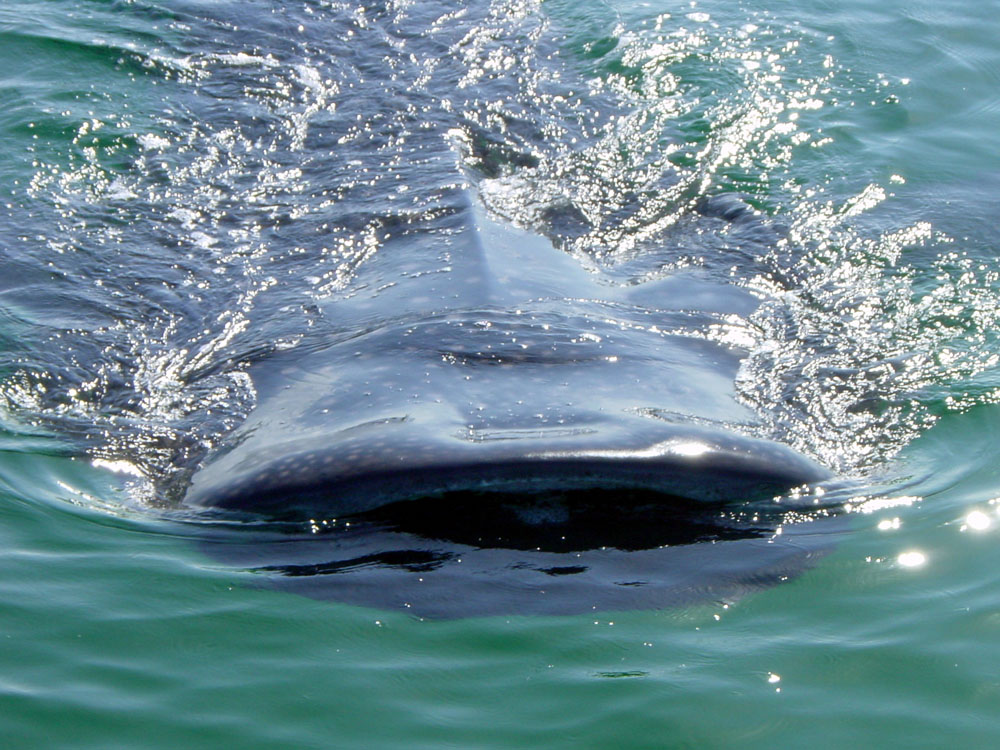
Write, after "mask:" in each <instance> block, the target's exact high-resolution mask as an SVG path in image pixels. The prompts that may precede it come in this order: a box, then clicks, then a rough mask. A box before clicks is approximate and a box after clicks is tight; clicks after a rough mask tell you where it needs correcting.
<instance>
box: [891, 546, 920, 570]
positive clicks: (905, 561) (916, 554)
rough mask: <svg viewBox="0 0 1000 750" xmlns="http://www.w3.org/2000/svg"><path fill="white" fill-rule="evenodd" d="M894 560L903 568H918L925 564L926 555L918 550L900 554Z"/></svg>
mask: <svg viewBox="0 0 1000 750" xmlns="http://www.w3.org/2000/svg"><path fill="white" fill-rule="evenodd" d="M896 560H897V562H898V563H899V564H900V565H902V566H903V567H904V568H919V567H920V566H922V565H923V564H924V563H926V562H927V555H925V554H924V553H923V552H920V551H919V550H908V551H907V552H903V553H901V554H900V555H899V557H897V558H896Z"/></svg>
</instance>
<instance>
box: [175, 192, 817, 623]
mask: <svg viewBox="0 0 1000 750" xmlns="http://www.w3.org/2000/svg"><path fill="white" fill-rule="evenodd" d="M468 216H469V217H472V218H471V219H469V220H470V221H474V222H475V226H474V227H471V228H468V231H466V232H463V233H462V234H461V235H460V237H461V238H462V242H463V244H461V245H455V244H450V245H449V244H444V245H443V247H442V248H438V252H437V253H435V252H434V251H433V250H431V252H428V253H425V254H423V255H421V254H420V253H419V252H418V251H419V250H420V246H419V242H416V241H415V247H416V249H415V250H414V252H413V254H412V255H411V257H413V258H416V259H419V260H421V261H422V264H423V265H422V267H421V270H419V271H416V270H409V269H406V268H403V269H399V268H396V269H395V270H394V273H395V274H396V282H395V283H393V284H388V282H386V283H382V284H378V283H372V282H369V283H367V284H366V285H365V286H364V287H361V288H359V289H357V290H354V292H353V293H352V294H349V295H344V296H343V297H342V298H341V299H339V300H336V301H335V303H331V307H330V309H329V310H328V311H327V313H328V317H331V318H335V319H336V320H337V322H338V326H337V327H336V328H334V329H331V330H328V331H326V332H324V334H323V335H322V336H319V337H317V339H316V340H314V341H310V342H308V343H305V344H303V345H300V346H298V347H296V348H295V349H292V350H290V351H288V352H285V353H275V354H274V355H272V356H271V357H269V358H268V359H267V360H265V361H263V362H260V363H258V365H257V366H256V368H255V369H254V370H253V371H252V372H251V375H252V377H253V379H254V383H255V385H257V387H258V390H259V401H258V405H257V407H256V409H255V410H254V412H253V413H252V414H251V415H250V417H249V419H248V420H247V422H246V423H245V424H244V425H243V426H242V427H241V428H240V429H239V430H238V431H237V432H236V433H235V434H234V435H233V437H232V440H231V441H230V442H229V443H228V444H227V445H226V446H224V447H223V448H222V449H221V450H219V451H218V452H216V453H215V454H214V455H213V456H211V457H210V458H209V460H207V461H206V462H205V463H204V465H203V466H202V467H201V468H200V470H199V471H198V472H197V473H196V474H195V475H194V477H193V480H192V482H191V486H190V489H189V490H188V493H187V497H186V502H187V503H188V504H190V505H193V506H197V507H205V508H213V509H220V510H222V511H225V512H230V513H233V512H235V513H239V514H244V515H246V514H249V515H251V516H253V517H255V518H264V519H268V520H270V521H273V522H283V523H292V524H295V523H298V524H302V525H303V526H308V529H309V532H308V535H307V537H309V536H310V535H311V537H312V538H305V539H299V540H297V541H296V542H295V543H290V540H289V539H288V538H287V537H284V544H282V545H278V546H274V545H271V546H268V545H263V544H250V545H248V544H244V543H239V544H235V545H234V544H232V543H230V544H229V546H228V550H229V552H230V554H232V552H233V550H234V549H236V548H237V547H238V548H241V549H243V550H244V554H243V555H242V556H238V557H239V559H240V560H241V562H243V563H245V564H248V565H250V566H251V567H254V569H256V570H258V571H266V572H268V573H269V574H271V575H272V576H274V575H278V576H280V577H283V578H284V579H285V582H286V584H287V585H291V584H289V582H292V583H294V584H295V586H297V587H299V588H303V587H305V588H307V589H308V590H310V591H315V590H316V589H317V588H321V589H324V590H326V591H327V592H329V591H330V590H332V592H333V593H332V595H333V596H335V597H336V596H340V598H344V597H343V594H344V593H345V592H344V590H342V589H346V591H348V592H350V595H349V596H348V597H347V598H348V599H351V600H358V601H361V602H362V603H373V602H375V603H380V604H389V605H391V604H396V605H403V604H404V603H405V604H407V605H409V606H411V607H412V606H413V601H412V600H413V599H414V597H415V595H416V592H414V591H412V590H411V587H410V586H408V585H406V581H408V580H410V579H411V578H413V577H414V576H416V577H417V578H420V583H421V586H420V587H419V590H420V591H421V592H423V593H422V594H421V595H420V596H421V597H422V600H423V601H422V603H421V604H420V606H419V607H418V611H419V612H420V613H422V614H436V615H441V614H445V615H452V614H456V613H464V612H465V611H466V607H465V604H466V603H468V602H473V601H475V602H477V604H476V605H475V611H476V612H503V611H520V610H522V609H524V608H525V607H526V606H527V608H528V609H529V610H531V611H538V610H541V611H576V610H579V609H580V608H581V607H582V608H584V609H587V608H590V607H591V606H594V604H593V601H595V600H600V601H603V602H605V604H607V601H606V600H607V598H608V597H607V590H610V591H612V592H615V595H614V596H611V597H610V598H611V600H612V602H614V603H616V605H617V606H631V605H632V604H633V603H634V601H635V600H637V599H638V598H639V596H640V595H639V594H637V593H636V592H635V591H634V590H633V589H632V588H628V587H625V588H628V595H627V596H625V597H624V598H622V597H621V593H620V592H621V591H622V590H624V589H623V587H622V586H619V585H618V583H621V581H618V580H617V579H618V578H619V573H620V571H617V568H618V567H619V566H621V565H622V564H625V565H626V566H627V565H630V564H632V563H628V562H627V561H628V560H632V561H633V563H634V562H635V561H636V560H637V559H638V558H636V557H635V556H636V555H639V556H640V558H641V557H642V556H643V555H645V556H648V557H650V559H652V560H655V559H660V558H662V557H663V556H664V554H666V553H665V552H664V550H666V549H667V548H670V552H669V556H671V557H673V556H674V555H676V553H677V550H678V549H679V548H685V547H695V546H697V544H699V543H701V542H712V543H715V544H718V543H727V544H733V543H738V542H741V541H742V542H750V543H753V544H755V545H757V546H760V545H762V544H764V543H765V542H768V541H771V542H773V539H771V538H772V537H773V536H774V535H775V533H776V531H778V529H779V527H780V525H781V518H782V515H781V514H782V513H783V512H784V511H785V510H786V508H785V507H784V506H782V505H781V503H780V502H776V500H775V499H776V498H780V497H781V496H782V495H784V494H786V493H787V492H788V491H789V490H790V489H792V488H796V487H800V486H802V485H809V484H814V483H817V482H820V481H823V480H825V479H828V478H829V473H828V472H827V471H826V470H825V469H824V468H822V467H821V466H819V465H818V464H816V463H815V462H814V461H812V460H810V459H808V458H806V457H805V456H802V455H800V454H798V453H796V452H795V451H793V450H792V449H791V448H789V447H788V446H785V445H783V444H781V443H778V442H774V441H772V440H768V439H765V438H764V437H762V436H761V435H759V434H756V433H755V426H756V425H755V423H754V415H753V413H752V412H751V411H750V410H749V409H747V408H746V407H744V406H743V405H742V404H741V403H740V402H739V399H738V398H737V396H736V394H735V392H734V381H735V379H736V377H737V374H738V369H739V363H740V356H739V351H738V349H737V348H736V347H734V346H733V345H732V343H731V342H728V341H727V340H726V339H725V322H726V320H727V316H728V315H732V314H737V313H741V314H745V313H746V311H747V310H748V309H752V308H753V306H754V305H755V304H756V302H755V300H754V298H753V297H752V295H750V294H749V293H747V292H746V291H745V290H742V289H740V288H738V287H735V286H732V285H731V284H727V283H723V282H719V281H717V280H713V279H710V278H706V277H702V276H698V275H697V274H693V273H692V274H673V275H670V276H664V278H662V279H658V280H653V281H651V282H648V283H645V284H642V285H631V286H630V285H627V284H615V283H613V282H611V281H609V280H608V279H606V278H602V277H601V276H600V275H599V274H596V273H593V272H589V271H588V270H586V269H585V268H584V267H583V266H582V265H581V264H580V263H579V262H578V261H577V260H576V259H574V258H571V257H570V256H568V255H566V254H565V253H563V252H561V251H558V250H556V249H555V248H553V247H552V245H551V244H550V243H548V242H547V241H546V240H545V239H544V238H541V237H538V236H535V235H532V234H531V233H529V232H524V231H521V230H519V229H516V228H513V227H510V226H507V225H504V224H502V223H500V222H498V221H496V220H493V219H491V218H489V217H488V216H486V215H484V214H483V213H482V212H481V211H480V210H479V209H477V208H475V207H474V206H473V207H470V208H469V211H468ZM470 238H471V239H470ZM417 239H418V240H419V239H423V240H424V241H426V238H417ZM428 258H430V259H432V260H433V261H434V262H431V263H428ZM762 540H763V541H762ZM772 548H773V549H778V547H774V546H773V544H772ZM263 549H268V550H270V552H273V551H274V550H275V549H280V550H281V553H282V555H285V556H286V557H283V558H282V559H281V560H275V559H272V558H271V557H269V556H268V555H264V556H261V552H260V551H261V550H263ZM802 549H803V545H801V544H799V545H798V546H797V547H796V553H797V554H799V553H801V551H802ZM250 550H252V552H251V551H250ZM270 552H269V553H268V554H270ZM787 553H788V549H787V548H785V549H782V554H787ZM289 555H290V557H288V556H289ZM621 555H626V557H625V558H622V559H618V556H621ZM725 557H726V556H725V555H719V556H718V559H724V558H725ZM752 557H753V556H751V558H752ZM563 558H565V559H563ZM746 559H747V556H746V554H745V551H740V552H739V553H736V554H735V555H734V556H732V558H731V563H732V569H731V570H730V571H729V572H728V573H727V574H726V575H720V574H719V571H718V570H716V571H715V574H714V575H710V574H709V571H712V570H713V569H714V567H713V565H706V564H705V563H704V562H698V563H696V564H694V565H691V566H687V567H688V568H689V572H696V573H697V575H698V576H703V575H710V578H709V579H706V580H714V581H716V582H718V581H719V580H720V578H721V579H726V580H729V581H730V583H733V582H735V581H742V580H745V579H747V577H748V576H749V577H750V578H753V579H754V580H759V579H760V575H761V573H760V566H758V565H756V564H750V565H747V564H746V562H745V560H746ZM473 560H481V561H482V568H481V570H480V571H479V573H477V574H473V570H474V569H475V565H476V563H473ZM609 564H610V565H611V567H612V569H613V570H615V571H617V572H615V573H609V572H608V570H607V567H608V565H609ZM768 564H769V565H770V564H774V561H773V560H770V561H769V563H768ZM463 566H464V567H463ZM656 566H657V567H662V566H661V565H660V563H656ZM685 566H686V564H685V563H683V562H678V563H671V565H670V566H669V567H671V568H672V569H673V572H671V573H670V576H674V577H676V576H677V575H678V571H679V570H684V568H685ZM641 567H643V566H640V568H641ZM790 569H791V566H789V565H788V564H787V560H785V559H784V558H782V560H781V563H780V565H778V567H777V568H776V569H775V572H774V573H773V575H774V577H781V576H786V575H788V573H789V570H790ZM501 571H503V574H502V575H501V573H500V572H501ZM532 571H534V575H536V576H541V579H540V581H541V582H539V581H536V582H535V583H534V584H532V583H531V582H530V581H529V582H526V583H524V582H522V583H519V584H518V585H516V586H514V588H513V590H514V591H517V592H521V593H523V592H529V593H528V594H527V599H528V600H530V606H528V605H527V604H526V602H524V601H521V598H522V597H520V596H510V595H506V596H498V597H496V598H495V599H493V598H491V596H490V595H489V594H488V592H489V591H491V590H493V589H494V588H495V584H496V583H497V581H498V580H501V581H502V580H507V582H508V583H509V582H510V578H511V576H513V577H514V578H515V579H516V578H518V577H519V576H524V575H527V576H528V577H529V578H531V575H532V573H531V572H532ZM539 571H541V572H539ZM553 571H556V573H553ZM647 572H648V571H647ZM418 574H419V575H418ZM657 575H658V576H659V577H660V580H661V584H660V585H653V586H652V589H655V590H657V591H658V594H657V596H655V597H654V600H655V601H656V602H658V603H663V602H664V601H669V600H670V597H669V596H668V597H667V599H666V600H665V599H664V597H665V596H667V594H666V593H665V592H666V591H669V592H671V593H670V596H673V595H674V594H676V593H677V591H678V590H679V589H685V590H687V589H691V588H692V586H693V584H691V583H690V581H689V580H688V579H687V578H685V579H684V580H685V581H687V583H684V584H683V585H680V586H679V585H677V584H676V581H675V582H674V583H671V584H669V585H668V584H667V583H666V582H664V581H665V579H663V576H664V573H663V571H662V570H661V571H660V573H658V574H657ZM554 576H557V577H558V578H559V579H560V583H561V585H560V586H558V587H556V588H557V589H559V590H560V591H561V592H562V593H561V594H560V595H557V596H554V595H552V594H551V592H552V591H553V590H554V589H553V587H552V580H551V579H552V578H553V577H554ZM608 576H611V578H613V579H615V580H614V581H611V582H609V581H608V580H607V578H608ZM387 577H388V579H387ZM668 577H669V576H668ZM569 578H572V579H573V583H572V585H570V584H567V583H566V581H568V580H569ZM626 578H628V577H627V576H626ZM347 579H350V584H349V585H346V586H345V585H344V584H343V582H344V581H345V580H347ZM430 579H433V580H434V581H438V582H441V583H446V585H445V586H444V590H445V592H447V593H446V594H443V593H442V592H441V591H437V592H436V593H434V594H431V593H430V592H431V591H432V590H434V588H435V587H434V586H431V585H429V584H428V580H430ZM588 579H589V580H590V584H589V585H584V586H583V591H582V592H581V590H580V586H581V585H583V584H581V582H582V581H587V580H588ZM629 580H631V579H629ZM699 580H700V579H699ZM616 581H617V583H616ZM626 582H627V581H626ZM542 584H544V588H545V591H547V592H550V594H549V596H547V597H539V595H537V589H538V586H539V585H542ZM648 585H649V584H648V582H647V583H645V584H642V585H639V584H635V587H634V588H642V587H643V586H648ZM700 585H702V586H704V585H707V583H705V582H703V583H702V584H700ZM484 586H485V589H484V588H483V587H484ZM501 588H503V587H501ZM508 588H509V587H508ZM695 588H697V587H695ZM359 591H366V592H367V594H366V595H365V596H361V597H360V598H358V592H359ZM462 591H464V592H465V593H461V594H459V593H456V592H462ZM641 594H642V596H646V595H648V591H647V590H645V589H644V590H643V591H642V592H641ZM542 600H544V606H541V602H542ZM460 605H461V606H460Z"/></svg>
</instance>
